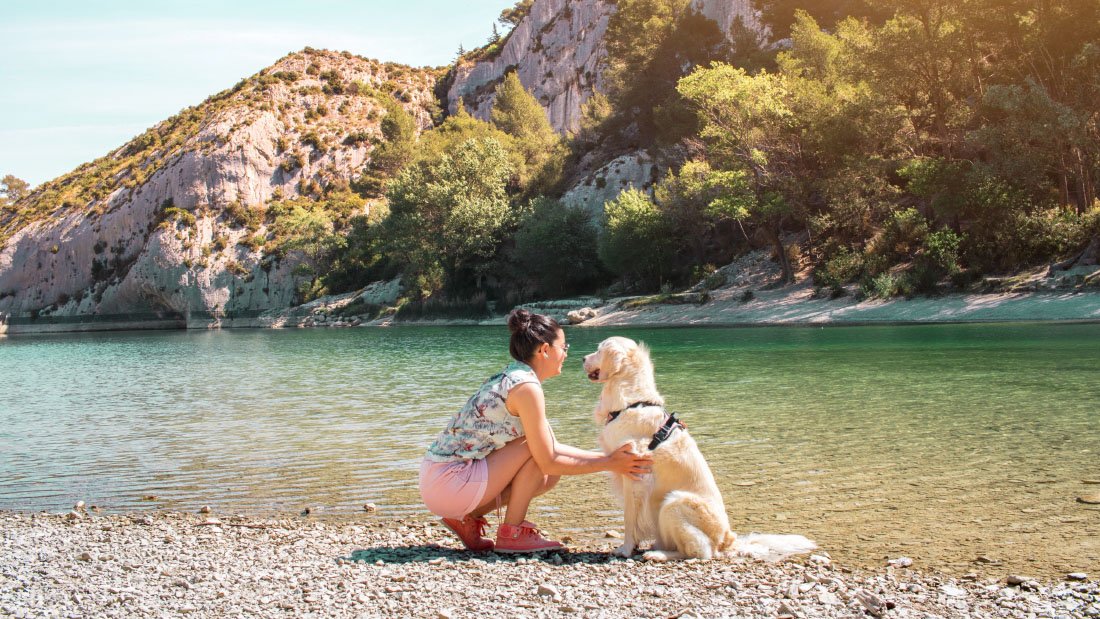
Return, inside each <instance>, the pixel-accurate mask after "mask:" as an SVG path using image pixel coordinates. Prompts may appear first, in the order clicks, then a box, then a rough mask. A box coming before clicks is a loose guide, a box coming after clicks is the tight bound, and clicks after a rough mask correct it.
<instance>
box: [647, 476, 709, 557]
mask: <svg viewBox="0 0 1100 619" xmlns="http://www.w3.org/2000/svg"><path fill="white" fill-rule="evenodd" d="M714 519H715V518H714V515H713V514H711V513H710V507H709V506H708V505H707V502H706V501H705V500H703V499H702V498H701V497H699V496H696V495H694V494H691V493H689V492H670V493H669V495H668V497H666V498H665V501H664V503H663V504H662V505H661V511H660V513H659V514H658V517H657V527H658V531H659V533H658V542H657V549H656V550H652V551H650V552H648V553H646V555H645V558H646V559H647V560H650V561H675V560H678V559H683V558H697V559H711V558H713V557H714V556H715V554H716V549H715V547H714V543H713V541H712V540H711V536H710V535H708V534H707V529H710V528H713V526H708V525H713V524H714V523H713V522H711V521H713V520H714Z"/></svg>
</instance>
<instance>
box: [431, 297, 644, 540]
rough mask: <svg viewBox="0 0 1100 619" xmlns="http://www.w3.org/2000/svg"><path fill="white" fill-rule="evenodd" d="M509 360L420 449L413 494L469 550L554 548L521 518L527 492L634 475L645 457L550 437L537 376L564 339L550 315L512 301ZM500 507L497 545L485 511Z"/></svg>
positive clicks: (557, 357) (545, 374) (548, 373)
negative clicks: (564, 479) (604, 475)
mask: <svg viewBox="0 0 1100 619" xmlns="http://www.w3.org/2000/svg"><path fill="white" fill-rule="evenodd" d="M508 329H509V330H510V331H511V332H512V338H511V342H510V344H509V351H510V352H511V354H512V358H513V359H515V361H513V362H512V363H511V364H509V365H508V367H506V368H504V371H503V372H501V373H500V374H497V375H496V376H493V377H492V378H490V379H489V380H487V381H486V382H485V384H483V385H482V386H481V389H479V390H478V391H477V393H475V394H474V395H473V397H471V398H470V400H469V401H468V402H466V405H465V406H464V407H462V410H460V411H459V412H458V413H457V414H456V415H455V416H454V417H453V418H452V419H451V422H450V424H449V425H448V426H447V429H446V430H444V431H443V432H441V433H440V434H439V436H438V437H437V438H436V439H435V442H434V443H432V446H431V447H430V448H428V453H427V454H426V455H425V457H424V462H423V463H422V464H421V466H420V496H421V497H422V498H423V499H424V504H425V505H427V507H428V509H430V510H431V511H432V512H433V513H435V514H436V515H438V516H442V518H443V524H444V525H446V527H447V528H449V529H450V530H451V531H453V532H454V534H455V535H457V536H458V538H459V539H460V540H462V543H463V545H465V546H466V548H467V549H469V550H476V551H485V550H493V549H494V547H495V549H496V551H497V552H535V551H539V550H553V549H555V548H561V547H562V545H561V544H560V543H558V542H555V541H551V540H548V539H545V538H543V537H542V536H541V535H540V534H539V532H538V529H536V528H535V525H534V524H532V523H530V522H527V521H526V520H525V518H526V516H527V507H528V506H529V505H530V504H531V499H533V498H534V497H536V496H538V495H540V494H543V493H545V492H547V491H549V490H550V489H551V488H553V487H554V485H555V484H557V483H558V479H559V478H560V477H561V476H562V475H583V474H585V473H595V472H597V471H612V472H614V473H618V474H620V475H629V476H631V477H633V478H635V479H638V478H639V477H640V476H641V475H643V474H645V473H646V472H647V471H648V469H649V464H650V460H651V459H650V458H649V457H648V456H644V457H643V456H638V455H635V454H634V453H632V452H631V451H630V447H629V446H623V448H621V449H619V450H618V451H616V452H614V453H612V454H611V455H609V456H605V455H604V454H602V453H599V452H593V451H584V450H582V449H577V448H576V447H570V446H569V445H563V444H561V443H558V442H557V441H556V440H555V439H554V432H553V431H552V430H551V429H550V424H549V423H548V422H547V420H546V403H545V401H544V399H543V393H542V381H544V380H546V379H548V378H552V377H554V376H557V375H558V374H561V365H562V363H563V362H564V361H565V358H566V356H567V352H568V350H569V345H568V344H566V343H565V332H564V331H563V330H562V328H561V327H560V326H559V325H558V323H557V322H556V321H555V320H553V319H552V318H548V317H546V316H542V315H540V314H532V313H531V312H528V311H527V310H523V309H519V310H515V311H513V312H512V313H511V314H509V315H508ZM500 505H507V506H508V509H507V511H506V512H505V515H504V522H503V523H501V525H500V526H499V527H498V529H497V538H496V543H495V544H494V543H493V541H492V540H489V539H486V538H485V537H484V535H485V527H486V526H487V525H488V523H487V522H486V521H485V514H487V513H489V511H490V510H492V509H493V508H494V507H498V506H500Z"/></svg>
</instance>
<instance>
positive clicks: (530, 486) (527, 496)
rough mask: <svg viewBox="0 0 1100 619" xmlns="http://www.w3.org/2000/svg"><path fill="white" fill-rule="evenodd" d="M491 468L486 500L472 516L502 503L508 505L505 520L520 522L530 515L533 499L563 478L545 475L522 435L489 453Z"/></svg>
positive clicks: (488, 510) (487, 459)
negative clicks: (498, 499) (528, 510)
mask: <svg viewBox="0 0 1100 619" xmlns="http://www.w3.org/2000/svg"><path fill="white" fill-rule="evenodd" d="M485 460H486V463H487V465H488V468H489V481H488V483H487V484H486V488H485V501H484V502H483V503H482V504H481V505H480V506H478V508H477V509H475V510H474V511H473V512H471V515H472V516H484V515H485V514H487V513H489V512H490V511H492V510H493V509H494V508H495V507H496V506H497V497H498V496H500V503H501V504H502V505H507V506H508V511H507V512H506V513H505V516H504V522H506V523H507V524H512V525H518V524H519V523H521V522H523V520H524V518H526V517H527V507H528V506H529V505H530V504H531V499H533V498H535V497H536V496H539V495H540V494H544V493H546V492H548V491H549V490H550V489H551V488H553V487H554V485H555V484H557V483H558V479H559V478H560V477H559V476H558V475H544V474H543V472H542V469H540V468H539V467H538V464H536V463H535V461H534V459H532V458H531V450H530V448H528V447H527V440H526V439H523V438H518V439H516V440H514V441H512V442H510V443H508V444H507V445H505V446H504V447H501V448H500V449H498V450H496V451H494V452H493V453H491V454H489V455H488V456H486V457H485Z"/></svg>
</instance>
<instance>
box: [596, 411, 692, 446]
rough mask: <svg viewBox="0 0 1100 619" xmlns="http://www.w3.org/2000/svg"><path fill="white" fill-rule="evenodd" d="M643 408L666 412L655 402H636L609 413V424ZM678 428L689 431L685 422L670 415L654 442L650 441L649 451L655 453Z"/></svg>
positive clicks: (655, 436) (658, 431)
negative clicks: (653, 407)
mask: <svg viewBox="0 0 1100 619" xmlns="http://www.w3.org/2000/svg"><path fill="white" fill-rule="evenodd" d="M643 406H656V407H657V408H660V409H661V410H664V407H663V406H661V405H660V404H655V403H653V402H645V401H642V402H635V403H633V404H631V405H630V406H627V407H626V408H622V409H619V410H617V411H612V412H610V413H608V415H607V423H611V422H612V421H615V418H616V417H618V416H619V415H621V414H623V413H624V412H625V411H628V410H630V409H632V408H641V407H643ZM677 428H679V429H680V430H687V426H686V425H684V422H682V421H680V420H679V419H677V418H676V413H669V414H668V417H667V418H666V419H665V423H664V425H662V426H661V428H660V429H659V430H657V433H656V434H654V435H653V440H651V441H649V450H650V451H653V450H654V449H657V447H658V446H659V445H660V444H661V443H663V442H665V441H667V440H668V437H670V436H672V433H673V432H675V431H676V429H677Z"/></svg>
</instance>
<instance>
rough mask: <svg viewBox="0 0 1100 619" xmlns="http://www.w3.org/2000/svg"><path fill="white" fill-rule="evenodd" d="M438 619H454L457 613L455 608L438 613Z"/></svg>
mask: <svg viewBox="0 0 1100 619" xmlns="http://www.w3.org/2000/svg"><path fill="white" fill-rule="evenodd" d="M435 616H436V619H454V617H455V611H454V609H453V608H444V609H441V610H439V611H438V612H436V614H435Z"/></svg>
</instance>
